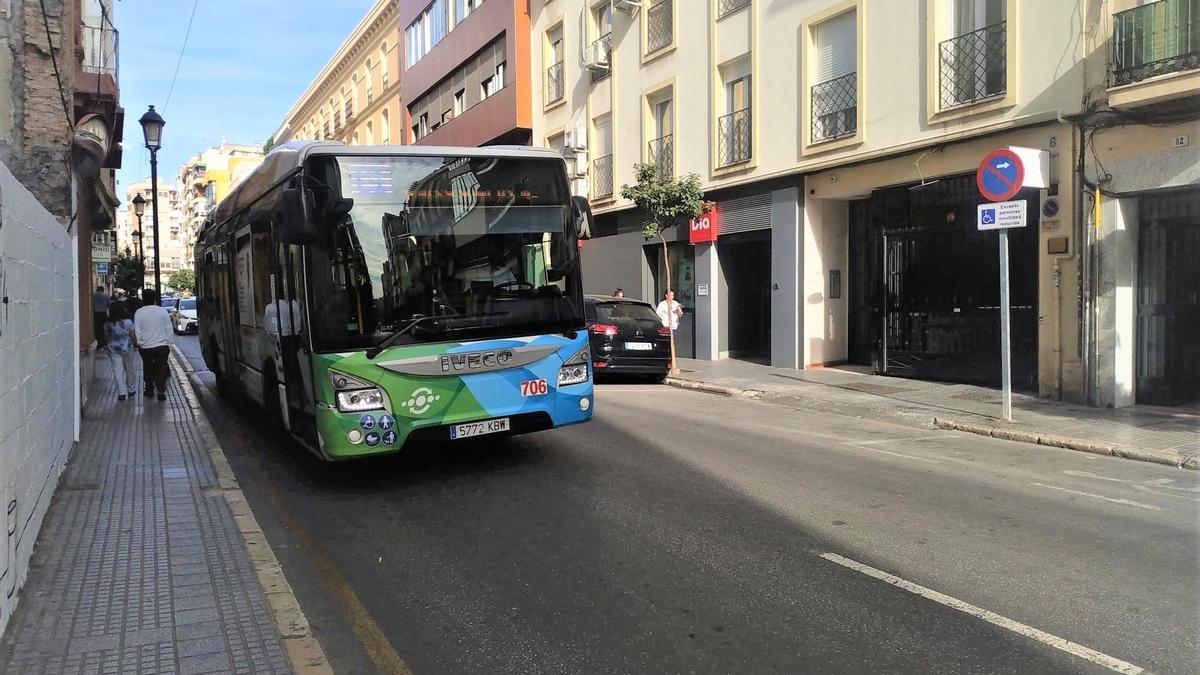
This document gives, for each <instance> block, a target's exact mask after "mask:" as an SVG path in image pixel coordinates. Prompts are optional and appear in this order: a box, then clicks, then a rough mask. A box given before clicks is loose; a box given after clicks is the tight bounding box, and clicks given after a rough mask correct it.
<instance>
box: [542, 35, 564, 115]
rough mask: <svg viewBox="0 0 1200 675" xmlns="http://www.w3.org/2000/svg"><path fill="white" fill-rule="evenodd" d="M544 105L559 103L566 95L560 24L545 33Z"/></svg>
mask: <svg viewBox="0 0 1200 675" xmlns="http://www.w3.org/2000/svg"><path fill="white" fill-rule="evenodd" d="M545 50H546V55H545V58H544V61H545V62H546V63H548V64H550V65H549V66H547V68H546V103H547V104H550V103H554V102H555V101H561V100H562V99H563V97H564V96H565V95H566V80H565V78H564V75H565V70H564V69H565V65H566V64H564V63H563V29H562V24H559V25H558V26H556V27H554V28H553V29H551V30H549V31H547V33H546V45H545Z"/></svg>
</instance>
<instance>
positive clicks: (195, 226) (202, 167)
mask: <svg viewBox="0 0 1200 675" xmlns="http://www.w3.org/2000/svg"><path fill="white" fill-rule="evenodd" d="M263 154H264V153H263V150H262V148H261V147H259V146H256V145H238V144H235V143H227V142H225V141H222V142H221V144H220V145H218V146H215V147H211V148H208V149H207V150H205V151H204V152H201V153H200V154H198V155H195V156H193V157H191V158H189V159H188V161H187V163H185V164H183V165H182V166H180V167H179V190H180V195H179V208H180V210H181V213H180V214H179V221H180V223H181V224H182V241H183V247H184V251H183V265H184V267H185V268H186V269H192V267H193V261H194V260H195V257H196V251H195V247H196V238H197V237H198V236H199V234H200V228H201V226H202V225H203V224H204V219H205V218H206V217H207V216H208V214H209V212H210V211H212V209H213V208H215V207H216V205H217V204H219V203H221V200H223V199H224V198H225V196H226V195H228V194H229V192H230V191H231V190H232V189H233V188H234V187H235V186H236V185H237V184H238V183H239V182H241V180H242V178H244V177H245V176H246V175H247V174H249V173H250V172H251V171H253V170H254V168H255V167H257V166H258V165H259V164H262V160H263Z"/></svg>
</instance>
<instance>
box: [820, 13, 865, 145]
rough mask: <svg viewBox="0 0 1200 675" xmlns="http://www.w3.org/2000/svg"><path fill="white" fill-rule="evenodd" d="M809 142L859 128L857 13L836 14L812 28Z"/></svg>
mask: <svg viewBox="0 0 1200 675" xmlns="http://www.w3.org/2000/svg"><path fill="white" fill-rule="evenodd" d="M812 46H813V62H814V70H813V81H814V82H816V84H814V85H813V86H812V90H811V105H812V113H811V123H812V129H811V135H812V136H811V138H812V142H813V143H816V142H819V141H828V140H833V139H837V138H844V137H846V136H853V135H854V134H855V132H856V131H857V130H858V13H857V12H856V11H850V12H846V13H844V14H839V15H838V16H835V17H833V18H832V19H829V20H827V21H824V22H822V23H819V24H817V25H816V26H814V27H813V29H812Z"/></svg>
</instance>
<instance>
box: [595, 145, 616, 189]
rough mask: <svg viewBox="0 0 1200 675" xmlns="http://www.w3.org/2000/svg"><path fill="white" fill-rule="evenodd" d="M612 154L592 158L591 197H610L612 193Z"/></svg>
mask: <svg viewBox="0 0 1200 675" xmlns="http://www.w3.org/2000/svg"><path fill="white" fill-rule="evenodd" d="M612 162H613V158H612V155H605V156H603V157H597V158H596V159H594V160H592V197H593V198H598V197H611V196H612V193H613V163H612Z"/></svg>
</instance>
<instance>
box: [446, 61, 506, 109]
mask: <svg viewBox="0 0 1200 675" xmlns="http://www.w3.org/2000/svg"><path fill="white" fill-rule="evenodd" d="M503 88H504V62H503V61H501V62H500V63H498V64H496V72H495V73H494V74H493V75H492V76H491V77H489V78H486V79H485V80H483V81H482V82H480V83H479V92H480V98H488V97H490V96H492V95H494V94H495V93H496V92H498V91H500V90H501V89H503ZM457 102H458V101H457V95H455V104H457Z"/></svg>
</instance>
